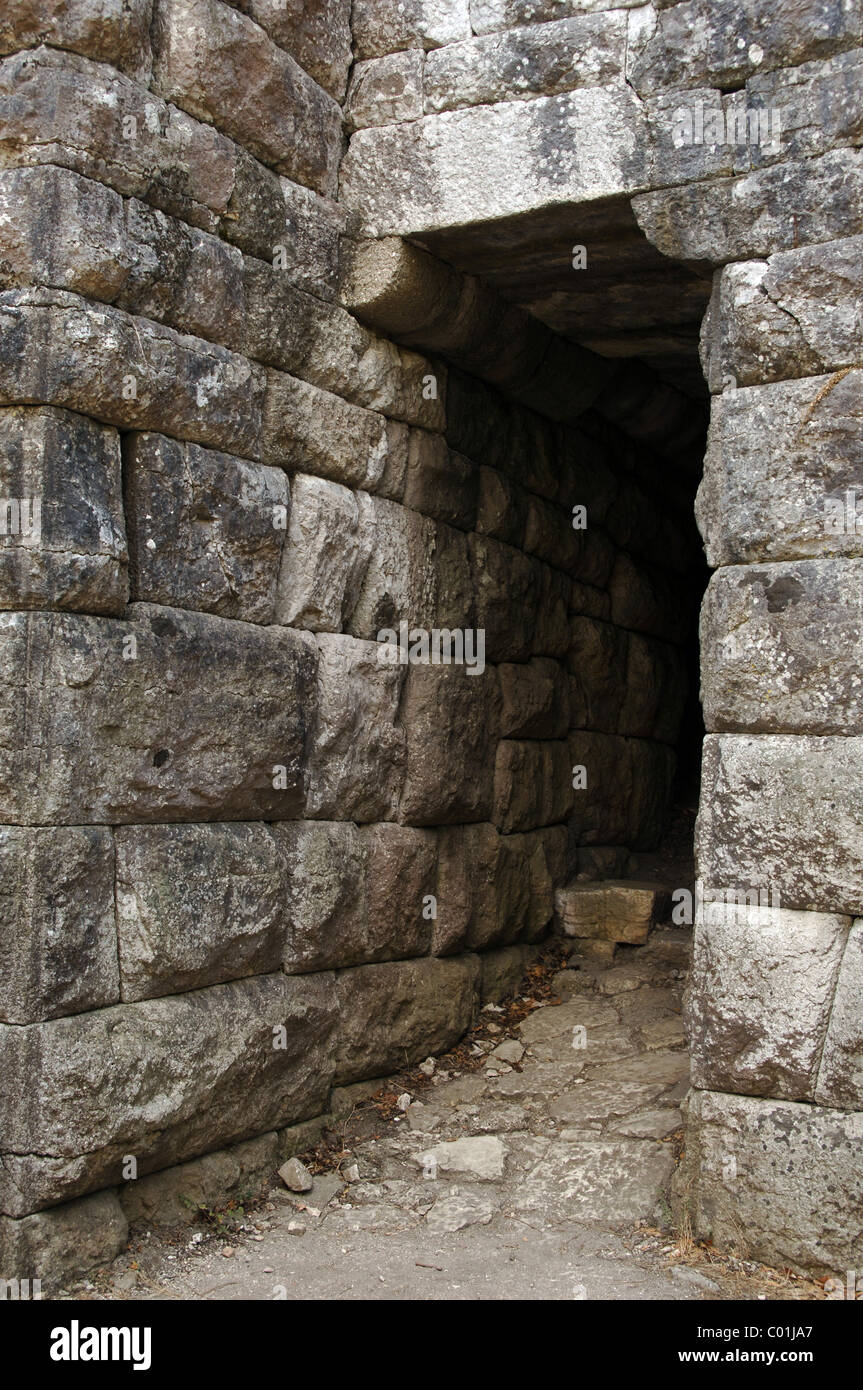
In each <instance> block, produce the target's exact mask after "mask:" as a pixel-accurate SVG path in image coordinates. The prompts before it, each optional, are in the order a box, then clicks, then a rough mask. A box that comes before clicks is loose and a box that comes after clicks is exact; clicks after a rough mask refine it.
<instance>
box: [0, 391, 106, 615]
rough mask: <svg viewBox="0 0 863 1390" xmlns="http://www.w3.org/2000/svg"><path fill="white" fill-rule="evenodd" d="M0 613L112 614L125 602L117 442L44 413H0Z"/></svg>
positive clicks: (93, 427)
mask: <svg viewBox="0 0 863 1390" xmlns="http://www.w3.org/2000/svg"><path fill="white" fill-rule="evenodd" d="M0 494H2V505H0V526H2V535H0V604H2V606H3V607H5V608H67V609H84V610H85V611H87V612H89V613H119V612H121V611H122V609H123V608H124V607H125V605H126V602H127V601H128V597H129V580H128V552H127V549H126V533H125V525H124V520H123V499H122V480H121V461H120V439H119V436H118V434H117V432H116V430H113V429H109V428H107V427H106V426H104V425H97V424H96V422H95V421H93V420H88V419H86V418H85V417H84V416H82V415H73V414H71V413H70V412H69V411H66V410H54V409H52V408H50V407H47V408H42V407H34V406H19V407H17V408H7V409H5V410H3V409H0Z"/></svg>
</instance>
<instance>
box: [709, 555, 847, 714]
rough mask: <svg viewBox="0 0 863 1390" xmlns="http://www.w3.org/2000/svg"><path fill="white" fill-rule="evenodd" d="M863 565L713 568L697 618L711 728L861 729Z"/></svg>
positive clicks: (800, 562) (815, 563) (820, 563)
mask: <svg viewBox="0 0 863 1390" xmlns="http://www.w3.org/2000/svg"><path fill="white" fill-rule="evenodd" d="M861 659H863V560H798V561H795V562H793V563H783V564H773V565H733V566H727V567H726V568H724V569H721V570H718V571H717V573H716V574H714V576H713V578H712V579H711V581H710V584H709V586H708V589H707V594H706V596H705V600H704V606H703V608H702V615H701V690H702V700H703V705H704V722H705V725H706V726H707V728H708V729H709V730H711V731H728V732H736V733H746V732H748V733H783V732H784V733H804V734H850V733H859V732H863V689H861V688H860V680H859V671H860V664H861Z"/></svg>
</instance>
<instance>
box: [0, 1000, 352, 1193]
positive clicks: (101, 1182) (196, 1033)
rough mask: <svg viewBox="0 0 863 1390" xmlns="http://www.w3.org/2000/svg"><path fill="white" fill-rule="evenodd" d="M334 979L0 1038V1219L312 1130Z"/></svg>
mask: <svg viewBox="0 0 863 1390" xmlns="http://www.w3.org/2000/svg"><path fill="white" fill-rule="evenodd" d="M334 1004H335V996H334V992H333V978H332V976H328V975H319V976H307V977H305V978H303V979H288V978H286V977H285V976H284V975H260V976H257V977H255V978H253V979H249V980H239V981H237V982H235V983H232V984H223V985H214V986H213V987H212V988H210V989H203V990H193V991H192V992H191V993H188V994H182V995H176V996H174V997H172V998H168V999H148V1000H144V1001H142V1002H140V1003H134V1004H119V1005H116V1006H115V1007H114V1008H111V1009H99V1010H97V1011H96V1012H95V1013H87V1014H80V1015H78V1016H77V1017H76V1018H69V1019H56V1020H54V1021H52V1022H50V1023H37V1024H31V1025H29V1026H28V1027H26V1028H13V1027H9V1026H7V1025H2V1027H0V1055H2V1066H0V1087H2V1093H3V1094H2V1100H3V1109H4V1113H5V1123H4V1138H3V1149H4V1150H5V1152H4V1153H3V1164H2V1176H0V1211H2V1212H3V1214H4V1215H8V1216H23V1215H26V1214H27V1213H28V1212H32V1211H36V1210H39V1209H40V1208H41V1207H45V1206H50V1205H52V1204H54V1203H56V1202H60V1201H64V1200H66V1199H68V1198H70V1197H75V1196H80V1195H82V1194H83V1193H85V1192H88V1191H92V1190H93V1189H96V1188H100V1187H106V1186H109V1185H111V1184H116V1183H118V1182H119V1181H120V1180H121V1179H122V1178H123V1176H124V1174H123V1167H124V1162H123V1160H124V1155H132V1156H134V1157H135V1158H136V1159H137V1164H138V1172H139V1173H140V1174H143V1173H148V1172H153V1171H154V1170H156V1169H159V1168H164V1167H166V1166H167V1165H168V1164H171V1163H178V1162H182V1161H183V1160H184V1159H187V1158H192V1157H194V1156H195V1155H196V1154H199V1153H202V1152H205V1151H206V1150H208V1149H212V1148H213V1147H214V1146H215V1147H220V1146H221V1145H223V1144H227V1143H232V1142H235V1141H236V1140H239V1139H247V1138H250V1137H252V1136H253V1135H256V1134H261V1133H263V1132H264V1131H266V1130H270V1129H277V1128H279V1127H280V1126H282V1125H286V1124H289V1123H294V1122H295V1121H297V1120H302V1119H306V1118H308V1117H309V1116H310V1115H314V1114H316V1113H319V1112H320V1111H321V1110H323V1109H324V1108H325V1102H326V1097H327V1094H328V1091H329V1088H330V1084H331V1081H332V1067H333V1062H332V1056H333V1049H332V1029H333V1025H334V1022H335V1015H334V1011H333V1010H334Z"/></svg>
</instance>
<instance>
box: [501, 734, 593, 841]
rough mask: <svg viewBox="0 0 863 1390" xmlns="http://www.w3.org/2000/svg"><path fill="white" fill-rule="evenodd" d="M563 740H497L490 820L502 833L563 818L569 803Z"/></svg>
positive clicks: (569, 783) (568, 768)
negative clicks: (498, 741)
mask: <svg viewBox="0 0 863 1390" xmlns="http://www.w3.org/2000/svg"><path fill="white" fill-rule="evenodd" d="M574 794H575V793H574V792H573V787H572V768H571V765H570V762H569V750H568V747H567V744H566V742H565V741H564V740H563V739H560V740H557V739H555V740H547V741H542V742H541V741H539V740H534V739H524V740H517V739H501V741H500V743H499V744H498V746H497V756H496V758H495V767H494V807H493V811H492V817H491V819H492V821H493V822H494V824H495V825H496V826H497V827H498V829H499V830H501V831H502V832H503V833H504V834H509V833H510V832H512V831H514V830H535V829H537V828H538V827H539V826H542V825H555V824H557V823H559V822H560V821H563V820H565V819H566V817H567V815H568V814H569V812H570V810H571V809H572V802H573V796H574Z"/></svg>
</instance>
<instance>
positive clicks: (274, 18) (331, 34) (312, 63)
mask: <svg viewBox="0 0 863 1390" xmlns="http://www.w3.org/2000/svg"><path fill="white" fill-rule="evenodd" d="M236 7H237V9H238V10H242V11H243V13H244V14H248V15H250V16H251V18H252V19H254V20H255V22H256V23H257V24H260V26H261V28H262V29H266V31H267V33H268V34H269V36H270V38H271V39H272V40H273V42H274V43H277V44H278V45H279V47H280V48H284V49H285V51H286V52H287V53H290V54H291V56H292V57H294V58H296V60H297V62H298V63H299V64H300V66H301V67H302V68H304V69H305V71H306V72H307V73H308V74H309V76H310V77H313V78H314V79H315V81H316V82H318V83H320V85H321V86H322V87H323V88H324V90H325V91H327V92H329V93H330V95H331V96H334V97H335V98H336V100H337V101H339V100H340V99H341V98H342V97H343V96H344V94H345V86H346V84H347V78H348V69H349V68H350V65H351V3H350V0H316V3H315V4H314V5H307V4H306V3H305V0H287V3H286V2H285V0H237V6H236Z"/></svg>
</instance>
